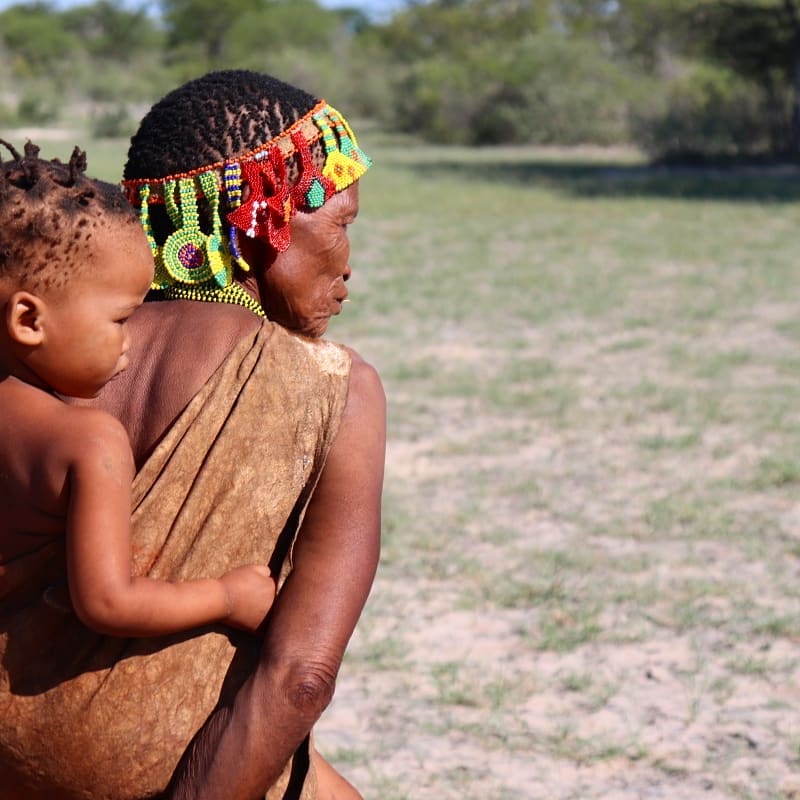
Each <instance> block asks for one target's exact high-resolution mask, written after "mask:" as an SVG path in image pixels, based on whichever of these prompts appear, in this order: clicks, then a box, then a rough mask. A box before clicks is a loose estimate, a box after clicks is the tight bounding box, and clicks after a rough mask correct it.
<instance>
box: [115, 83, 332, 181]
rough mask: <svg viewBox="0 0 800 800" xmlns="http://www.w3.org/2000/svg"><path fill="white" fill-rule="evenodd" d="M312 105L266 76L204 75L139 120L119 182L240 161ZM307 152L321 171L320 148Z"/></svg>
mask: <svg viewBox="0 0 800 800" xmlns="http://www.w3.org/2000/svg"><path fill="white" fill-rule="evenodd" d="M317 103H319V98H317V97H314V96H313V95H311V94H309V93H308V92H306V91H304V90H302V89H298V88H297V87H296V86H292V85H291V84H288V83H284V82H283V81H281V80H278V79H277V78H273V77H272V76H271V75H266V74H264V73H260V72H253V71H251V70H219V71H216V72H209V73H207V74H206V75H204V76H202V77H201V78H197V79H195V80H192V81H189V82H188V83H185V84H183V86H180V87H178V88H177V89H175V90H173V91H172V92H170V93H169V94H167V95H165V96H164V97H163V98H162V99H161V100H160V101H159V102H158V103H156V104H155V105H154V106H153V107H152V108H151V109H150V111H149V112H148V113H147V114H146V115H145V117H144V118H143V119H142V122H141V124H140V125H139V129H138V131H137V132H136V133H135V134H134V136H133V137H132V139H131V145H130V148H129V150H128V161H127V163H126V165H125V171H124V179H125V180H135V179H143V178H150V179H154V178H164V177H167V176H168V175H175V174H177V173H182V172H189V171H191V170H194V169H198V168H200V167H203V166H205V165H207V164H213V163H216V162H219V161H225V160H228V159H231V158H234V157H236V156H241V155H244V154H245V153H247V152H249V151H250V150H253V149H255V148H257V147H259V146H261V145H263V144H266V143H267V142H269V141H270V140H271V139H273V138H274V137H275V136H277V135H279V134H280V133H282V132H283V131H285V130H286V129H287V128H288V127H289V126H290V125H291V124H292V123H293V122H295V121H296V120H298V119H300V118H301V117H303V116H304V115H305V114H307V113H308V112H309V111H310V110H311V109H312V108H313V107H314V106H315V105H316V104H317ZM311 150H312V157H313V158H314V160H315V161H317V162H318V165H319V166H320V167H321V166H322V164H324V160H325V150H324V147H323V146H322V143H321V142H315V143H314V145H313V146H312V148H311ZM287 167H288V168H289V171H290V179H291V178H292V176H291V171H292V170H291V165H290V164H287Z"/></svg>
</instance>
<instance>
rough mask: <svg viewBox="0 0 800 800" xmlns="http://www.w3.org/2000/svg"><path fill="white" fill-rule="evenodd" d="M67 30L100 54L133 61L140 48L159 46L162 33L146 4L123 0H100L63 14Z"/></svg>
mask: <svg viewBox="0 0 800 800" xmlns="http://www.w3.org/2000/svg"><path fill="white" fill-rule="evenodd" d="M59 16H60V18H61V20H63V25H64V28H65V30H67V31H69V32H70V33H72V34H74V35H75V36H77V37H79V38H80V40H81V42H82V43H83V46H84V48H85V49H86V50H87V51H88V53H89V54H90V55H91V56H93V57H96V58H101V59H109V60H112V61H124V62H128V63H129V62H130V61H131V60H132V59H133V57H134V56H135V55H136V54H137V52H141V51H143V50H150V49H153V48H154V47H155V46H157V43H158V39H159V37H158V35H157V33H156V26H155V24H154V22H153V20H151V19H150V17H149V16H148V15H147V11H146V8H145V6H141V7H139V8H135V7H131V6H127V5H123V4H122V2H120V0H98V2H96V3H94V4H92V5H82V6H76V7H74V8H70V9H67V10H65V11H64V12H63V13H62V14H60V15H59Z"/></svg>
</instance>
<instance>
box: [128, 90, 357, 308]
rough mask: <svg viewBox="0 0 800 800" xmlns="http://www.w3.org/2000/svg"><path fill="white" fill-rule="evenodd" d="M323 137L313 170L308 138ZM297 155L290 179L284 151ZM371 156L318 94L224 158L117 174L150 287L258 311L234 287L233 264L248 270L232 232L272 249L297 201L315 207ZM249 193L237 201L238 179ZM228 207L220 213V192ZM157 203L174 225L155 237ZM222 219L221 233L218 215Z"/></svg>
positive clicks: (283, 245)
mask: <svg viewBox="0 0 800 800" xmlns="http://www.w3.org/2000/svg"><path fill="white" fill-rule="evenodd" d="M320 138H322V142H323V145H324V147H325V164H324V166H323V167H322V169H321V170H320V169H319V168H318V167H317V165H316V164H315V163H314V159H313V158H312V156H311V149H310V146H311V144H312V143H313V142H315V141H316V140H318V139H320ZM293 156H297V158H298V159H299V176H298V178H297V181H296V183H295V184H294V185H291V183H290V180H289V176H288V174H287V170H286V162H287V160H288V159H289V158H291V157H293ZM371 165H372V161H371V159H370V158H369V156H368V155H367V154H366V153H365V152H364V151H363V150H362V149H361V148H360V147H359V146H358V142H357V141H356V137H355V135H354V134H353V131H352V129H351V128H350V126H349V125H348V124H347V121H346V120H345V118H344V117H343V116H342V115H341V114H339V112H338V111H336V110H335V109H334V108H332V107H331V106H329V105H328V104H327V103H326V102H325V101H324V100H321V101H320V102H319V103H317V105H315V106H314V108H312V109H311V110H310V111H309V112H308V113H307V114H306V115H305V116H303V117H301V118H300V119H298V120H297V121H296V122H295V123H293V124H292V125H291V126H290V127H289V128H287V129H286V130H285V131H283V132H282V133H280V134H279V135H278V136H275V137H274V138H273V139H270V141H268V142H266V143H265V144H263V145H260V146H259V147H257V148H255V149H254V150H251V151H249V152H248V153H245V154H244V155H241V156H237V157H236V158H233V159H230V160H227V161H218V162H216V163H214V164H207V165H205V166H202V167H198V168H197V169H194V170H190V171H189V172H182V173H179V174H175V175H168V176H167V177H165V178H136V179H132V180H125V181H122V187H123V190H124V191H125V194H126V196H127V198H128V200H129V201H130V202H131V203H132V204H133V205H134V206H135V207H137V208H139V217H140V219H141V222H142V225H143V226H144V229H145V232H146V234H147V239H148V241H149V243H150V250H151V251H152V253H153V259H154V261H155V275H154V278H153V283H152V288H153V289H161V290H163V291H164V293H165V296H167V297H176V298H177V297H184V298H190V299H195V300H208V301H210V302H228V303H231V302H232V303H239V304H240V305H246V306H248V307H249V308H251V309H252V310H253V311H256V313H260V314H262V315H263V311H261V309H260V306H258V303H256V301H255V300H252V299H251V298H250V296H249V295H246V293H243V290H242V292H238V291H236V290H237V289H239V288H240V287H239V286H238V285H237V284H234V283H233V265H234V263H236V264H238V265H239V266H240V267H241V268H242V269H244V270H249V268H250V267H249V265H248V264H247V262H246V261H245V260H244V259H243V258H242V256H241V253H240V252H239V246H238V238H237V237H238V234H239V232H242V233H244V234H245V235H246V236H249V237H251V238H257V239H262V240H264V241H266V242H269V244H270V245H271V246H272V247H273V248H274V249H275V250H276V251H278V252H283V251H285V250H286V249H287V248H288V247H289V245H290V244H291V233H290V228H289V220H290V219H291V217H292V215H293V214H294V213H295V211H297V210H298V209H301V210H304V211H313V210H314V209H317V208H320V207H321V206H322V205H324V204H325V202H326V201H327V200H329V199H330V198H331V197H332V196H333V195H334V194H336V193H337V192H341V191H342V190H344V189H346V188H347V187H348V186H350V185H351V184H352V183H354V182H355V181H357V180H358V179H359V178H360V177H361V176H362V175H363V174H364V173H365V172H366V171H367V169H369V167H370V166H371ZM243 182H246V183H247V184H248V186H249V187H250V195H249V197H248V198H247V200H246V201H245V202H242V183H243ZM221 192H224V196H225V199H226V201H227V206H228V208H230V209H231V211H229V213H227V214H226V215H225V219H224V220H223V218H222V217H221V216H220V193H221ZM198 198H204V199H205V200H206V202H207V203H208V207H209V209H210V211H211V232H210V233H206V232H204V231H203V230H202V229H201V227H200V216H199V209H198V205H197V201H198ZM152 204H163V205H164V206H165V208H166V211H167V214H168V216H169V219H170V222H171V223H172V227H173V228H174V229H175V230H174V232H173V233H171V234H170V235H169V237H168V238H167V240H166V241H165V242H164V244H163V245H159V244H158V243H157V242H156V240H155V236H154V235H153V229H152V225H151V222H150V206H151V205H152ZM224 222H225V223H227V225H226V229H227V234H228V236H227V241H226V238H225V237H224V236H223V223H224Z"/></svg>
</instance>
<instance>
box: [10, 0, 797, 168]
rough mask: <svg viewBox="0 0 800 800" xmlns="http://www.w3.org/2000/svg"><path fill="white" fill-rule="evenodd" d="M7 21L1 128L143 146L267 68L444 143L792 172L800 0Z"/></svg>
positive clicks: (112, 8) (291, 4) (423, 6)
mask: <svg viewBox="0 0 800 800" xmlns="http://www.w3.org/2000/svg"><path fill="white" fill-rule="evenodd" d="M59 8H61V7H58V6H56V5H54V4H48V3H21V4H18V5H15V6H12V7H10V8H8V9H7V10H5V11H3V12H2V13H0V87H2V90H0V128H9V127H15V126H17V125H56V124H59V123H62V122H63V121H64V120H65V118H66V119H70V118H71V117H74V116H75V114H78V115H79V116H81V117H83V118H85V119H88V120H89V121H90V123H91V130H92V133H93V135H95V136H98V137H102V136H115V135H120V134H122V135H125V134H128V133H130V132H131V129H132V127H133V126H134V125H135V120H136V119H138V117H139V115H140V112H141V109H142V107H144V106H146V105H148V104H149V103H150V102H152V101H153V100H154V99H156V98H157V97H159V96H160V95H162V94H163V93H164V91H165V90H167V89H168V88H171V87H172V86H174V85H176V84H177V83H180V82H182V81H183V80H185V79H186V78H188V77H193V76H195V75H198V74H201V73H203V72H205V71H207V70H208V69H210V68H218V67H244V68H253V69H258V70H264V71H268V72H272V73H274V74H276V75H278V76H280V77H283V78H285V79H286V80H289V81H290V82H295V83H298V84H299V85H301V86H303V87H304V88H307V89H308V90H310V91H312V92H315V93H316V94H319V95H323V96H326V97H329V98H333V99H334V100H335V102H337V103H338V104H340V105H341V107H342V108H345V109H347V111H348V113H349V115H350V116H351V117H361V118H370V119H373V120H375V121H376V122H378V123H379V124H380V125H381V127H383V128H385V129H392V130H399V131H413V132H414V133H416V134H418V135H421V136H423V137H424V138H426V139H427V140H429V141H434V142H439V143H445V144H465V145H474V144H510V143H516V144H561V145H574V144H587V143H594V144H602V145H609V144H635V145H637V146H638V147H639V148H640V149H642V150H644V151H645V152H646V153H648V155H650V156H652V157H656V158H667V159H670V158H673V159H674V158H677V157H680V158H682V159H686V158H693V159H704V160H707V159H728V158H732V157H734V158H742V157H747V158H774V157H776V156H780V157H781V158H784V159H785V158H794V157H795V156H796V154H797V152H798V141H799V134H798V131H799V130H800V128H799V127H798V121H800V111H798V102H797V94H798V91H800V87H798V86H794V85H793V81H800V77H795V76H800V13H799V12H798V4H797V0H723V1H722V2H720V0H618V2H597V0H554V1H553V2H543V1H542V0H430V2H409V3H407V5H406V7H405V8H403V9H402V10H400V11H398V12H397V13H396V14H395V15H394V16H393V17H392V18H391V19H388V20H371V19H370V18H368V17H367V16H366V15H365V14H364V13H363V12H360V11H358V10H355V9H350V10H337V11H331V10H326V9H323V8H321V7H319V6H318V5H317V3H316V2H315V0H156V2H153V3H146V2H144V0H141V2H140V4H139V5H137V3H136V2H125V3H122V2H121V0H96V2H93V3H89V4H84V5H75V6H74V7H71V8H68V9H66V10H59Z"/></svg>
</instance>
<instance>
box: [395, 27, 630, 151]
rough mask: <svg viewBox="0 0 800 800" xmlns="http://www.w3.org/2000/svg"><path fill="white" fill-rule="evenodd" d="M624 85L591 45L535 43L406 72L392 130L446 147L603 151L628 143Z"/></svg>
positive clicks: (545, 39) (552, 40) (551, 39)
mask: <svg viewBox="0 0 800 800" xmlns="http://www.w3.org/2000/svg"><path fill="white" fill-rule="evenodd" d="M631 85H632V84H631V82H630V81H628V80H627V79H626V78H625V76H624V75H623V73H622V71H621V70H620V69H619V68H618V67H617V66H616V65H615V64H614V63H613V62H612V61H610V60H609V59H608V58H607V57H606V56H605V55H604V54H603V53H602V52H601V51H600V50H599V48H597V47H596V46H595V45H594V44H592V43H590V42H585V41H579V40H570V39H567V38H566V37H564V36H558V35H552V34H546V35H536V36H530V37H527V38H526V39H524V40H521V41H519V42H517V43H511V44H510V45H508V46H506V47H503V48H498V47H497V46H496V44H489V45H486V46H485V47H483V48H474V49H473V50H472V51H471V55H470V61H469V63H466V64H465V63H460V62H456V61H454V60H452V59H447V58H443V57H439V58H436V59H427V60H425V61H423V62H421V63H418V64H415V65H413V66H412V67H411V68H410V69H409V70H408V71H407V74H406V77H405V79H404V81H403V82H402V84H401V85H400V86H399V87H398V89H397V91H396V92H395V96H396V97H397V98H399V103H398V105H397V111H398V116H397V117H396V118H395V120H394V122H395V124H396V126H397V127H399V128H401V129H404V130H412V131H414V132H416V133H418V134H420V135H422V136H424V137H425V138H427V139H430V140H433V141H437V142H442V143H448V144H469V145H481V144H502V143H529V144H546V143H559V144H582V143H595V144H610V143H614V142H619V141H626V140H627V139H628V129H627V120H628V117H627V96H628V94H629V92H630V86H631Z"/></svg>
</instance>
